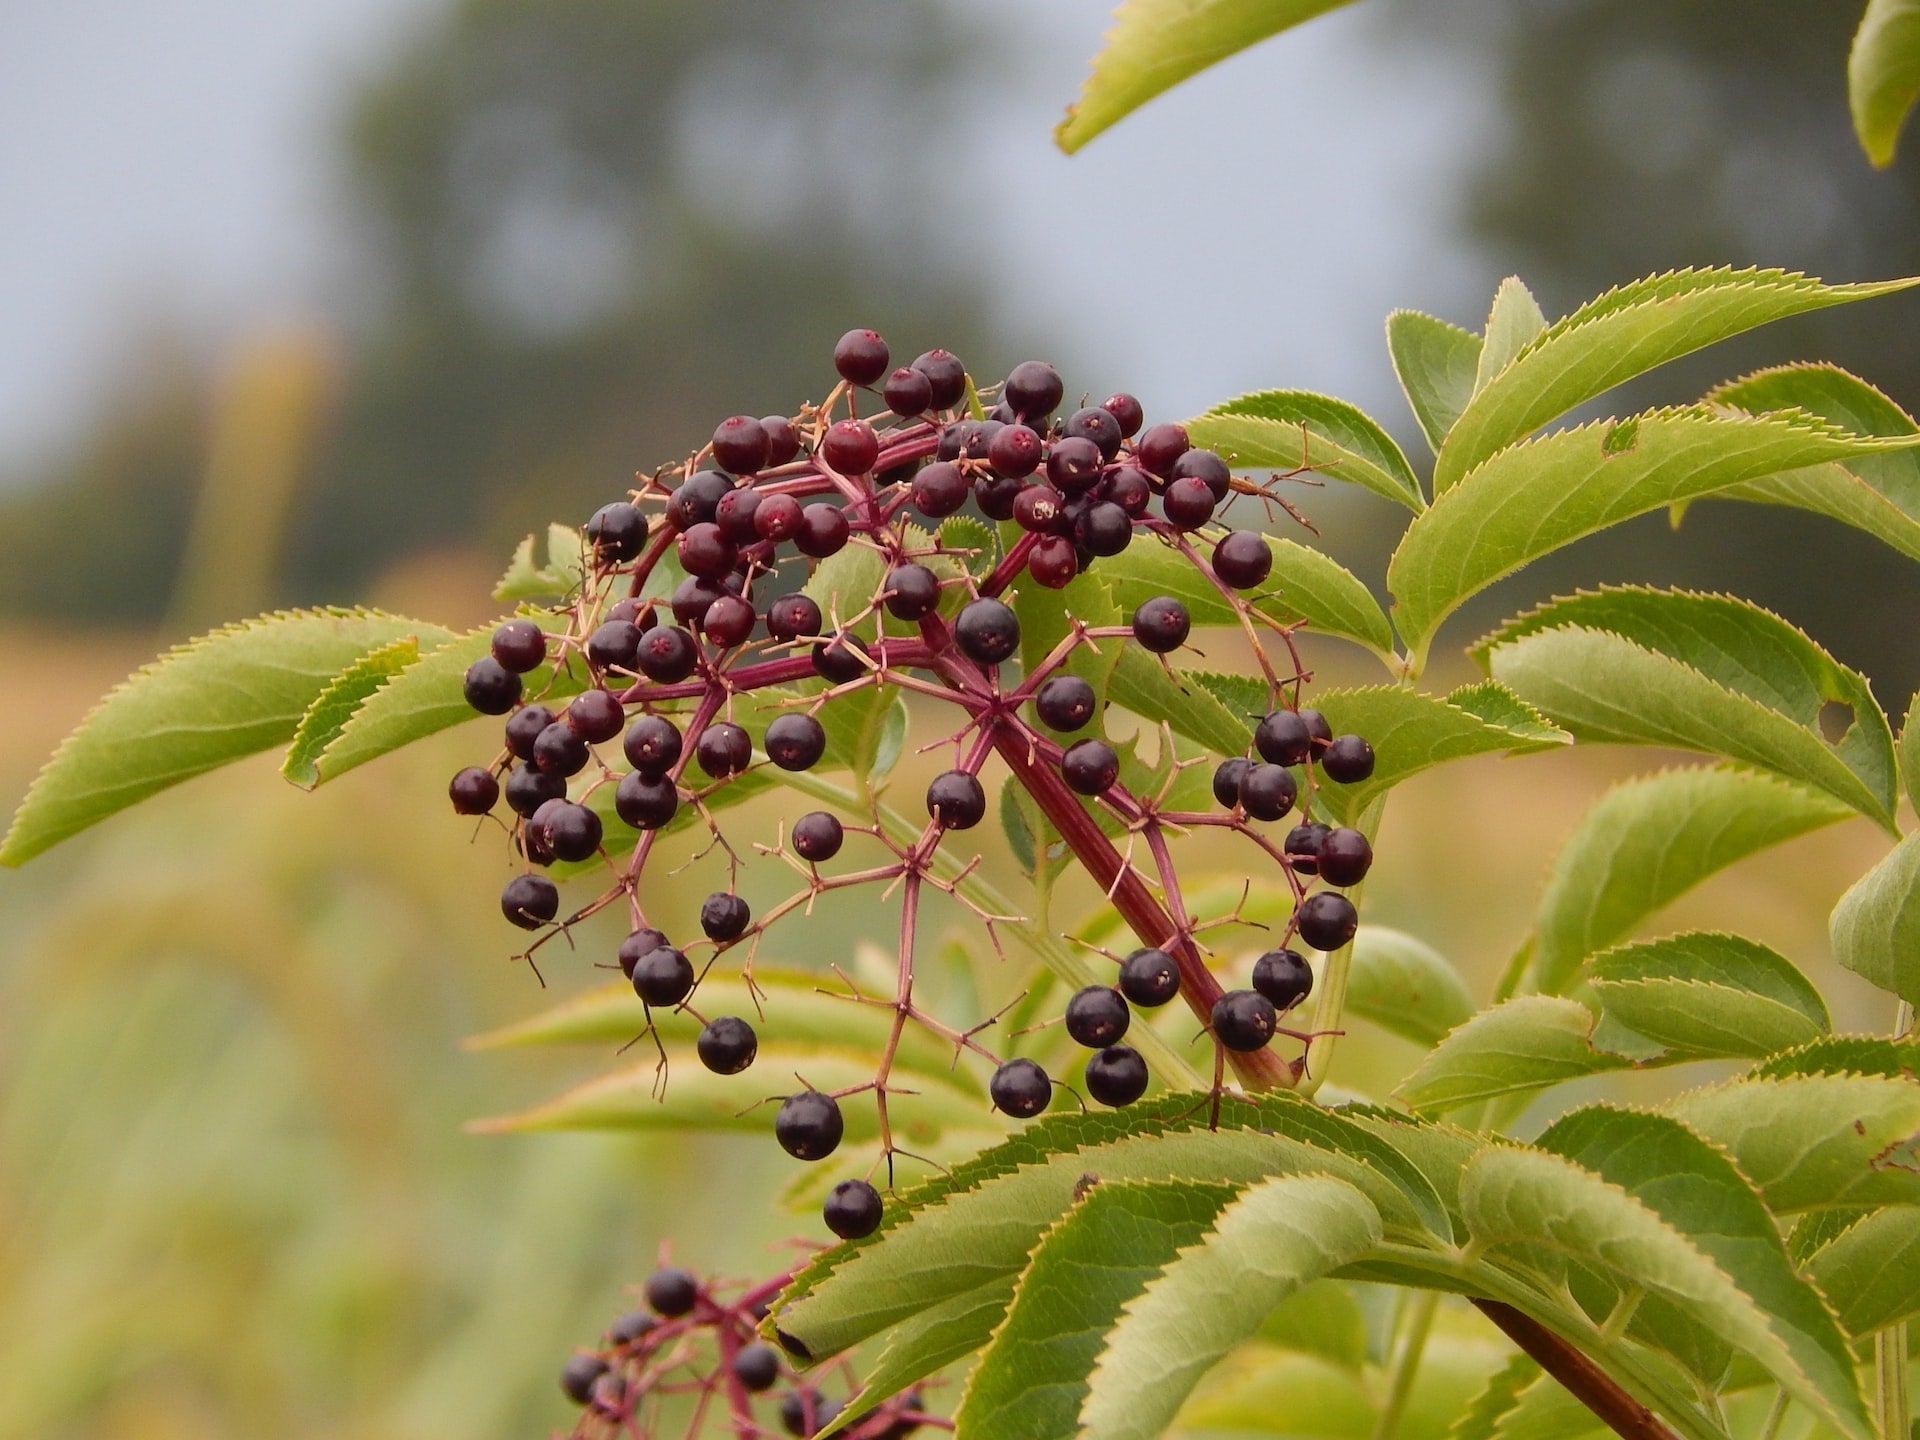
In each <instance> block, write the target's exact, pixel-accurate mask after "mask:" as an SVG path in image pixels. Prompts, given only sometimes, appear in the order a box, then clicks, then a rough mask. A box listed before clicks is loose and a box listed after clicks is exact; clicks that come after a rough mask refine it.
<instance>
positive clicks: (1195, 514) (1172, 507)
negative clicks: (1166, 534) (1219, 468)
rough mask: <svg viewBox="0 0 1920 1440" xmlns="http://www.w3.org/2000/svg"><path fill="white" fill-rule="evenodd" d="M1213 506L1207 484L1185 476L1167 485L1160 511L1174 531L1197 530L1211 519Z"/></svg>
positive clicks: (1211, 495) (1211, 494) (1212, 499)
mask: <svg viewBox="0 0 1920 1440" xmlns="http://www.w3.org/2000/svg"><path fill="white" fill-rule="evenodd" d="M1214 504H1215V501H1214V498H1213V492H1212V491H1211V490H1209V489H1208V488H1207V482H1206V481H1204V480H1196V479H1194V478H1193V477H1192V476H1186V477H1184V478H1182V479H1179V480H1174V481H1171V482H1169V483H1168V485H1167V493H1166V494H1165V495H1164V496H1162V497H1161V500H1160V511H1161V513H1162V514H1163V515H1165V516H1166V517H1167V523H1168V524H1169V525H1171V526H1173V527H1174V528H1175V529H1176V530H1198V529H1199V528H1200V527H1201V526H1202V525H1204V524H1206V523H1207V522H1208V521H1209V520H1211V519H1212V518H1213V508H1214Z"/></svg>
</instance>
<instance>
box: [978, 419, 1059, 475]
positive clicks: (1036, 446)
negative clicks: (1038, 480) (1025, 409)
mask: <svg viewBox="0 0 1920 1440" xmlns="http://www.w3.org/2000/svg"><path fill="white" fill-rule="evenodd" d="M1045 448H1046V447H1045V445H1044V443H1043V442H1042V441H1041V439H1040V433H1039V432H1038V431H1037V430H1030V429H1028V428H1027V427H1026V426H1025V425H1008V426H1006V427H1005V428H1004V429H1001V430H998V431H996V432H995V433H994V437H993V439H992V440H991V441H990V442H989V443H988V445H987V463H988V464H989V465H991V466H993V468H994V469H995V470H997V471H999V472H1000V473H1001V474H1002V475H1007V476H1011V477H1012V478H1013V479H1015V480H1021V479H1025V478H1026V477H1027V476H1029V475H1031V474H1033V472H1034V471H1036V470H1038V469H1039V468H1040V456H1041V454H1042V452H1043V451H1044V450H1045Z"/></svg>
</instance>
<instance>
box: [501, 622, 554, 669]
mask: <svg viewBox="0 0 1920 1440" xmlns="http://www.w3.org/2000/svg"><path fill="white" fill-rule="evenodd" d="M493 658H494V659H496V660H498V661H499V662H500V664H501V665H502V666H503V667H504V668H505V669H508V670H511V671H513V673H514V674H516V675H524V674H525V673H526V672H527V671H529V670H531V669H533V667H534V666H536V665H538V664H539V663H540V662H541V661H542V660H544V659H546V658H547V637H546V636H545V635H544V634H542V633H541V631H540V627H539V626H538V625H536V624H534V623H533V621H531V620H509V621H507V622H506V623H505V624H503V625H502V626H501V627H500V628H499V629H497V630H495V631H494V632H493Z"/></svg>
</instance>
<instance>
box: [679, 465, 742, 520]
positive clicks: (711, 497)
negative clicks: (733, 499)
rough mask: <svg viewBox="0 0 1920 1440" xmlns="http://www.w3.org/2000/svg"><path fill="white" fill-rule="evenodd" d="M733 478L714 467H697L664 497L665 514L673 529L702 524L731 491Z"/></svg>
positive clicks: (711, 515) (713, 513)
mask: <svg viewBox="0 0 1920 1440" xmlns="http://www.w3.org/2000/svg"><path fill="white" fill-rule="evenodd" d="M733 488H734V486H733V477H732V476H731V475H723V474H721V473H720V472H719V471H718V470H697V471H695V472H694V473H693V474H692V475H689V476H688V477H687V479H686V482H685V483H684V484H682V485H681V486H680V488H679V489H677V490H675V491H674V492H673V494H671V495H670V496H668V497H667V515H668V518H669V519H671V520H672V521H673V523H674V526H675V527H676V528H677V529H681V530H688V529H691V528H692V527H693V526H695V525H701V524H705V523H706V522H708V521H710V520H712V519H713V517H714V516H715V515H716V514H718V513H719V509H720V502H721V501H722V500H723V499H725V498H726V496H727V495H729V494H730V493H731V492H732V490H733Z"/></svg>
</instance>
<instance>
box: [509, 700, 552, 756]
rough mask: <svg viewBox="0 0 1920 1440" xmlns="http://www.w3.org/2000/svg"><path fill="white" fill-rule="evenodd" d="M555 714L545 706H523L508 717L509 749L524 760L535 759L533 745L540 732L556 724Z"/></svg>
mask: <svg viewBox="0 0 1920 1440" xmlns="http://www.w3.org/2000/svg"><path fill="white" fill-rule="evenodd" d="M554 718H555V717H554V713H553V711H551V710H549V709H548V708H547V707H546V706H544V705H522V706H521V707H520V708H519V709H518V710H516V711H514V712H513V714H511V715H509V716H508V717H507V726H506V739H507V749H509V750H511V751H512V752H513V753H514V754H515V755H517V756H519V757H520V758H521V759H522V760H531V759H533V743H534V741H536V740H538V739H539V738H540V732H541V731H543V730H545V729H546V728H547V727H548V726H549V725H551V724H553V722H554Z"/></svg>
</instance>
